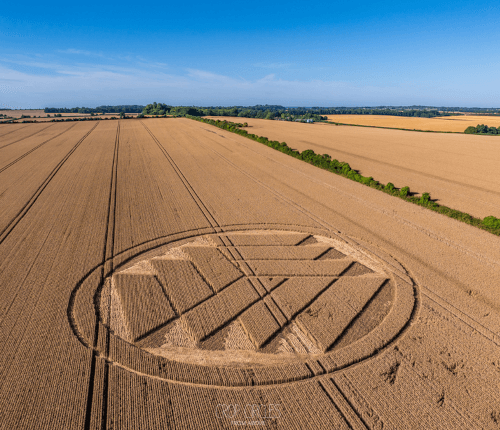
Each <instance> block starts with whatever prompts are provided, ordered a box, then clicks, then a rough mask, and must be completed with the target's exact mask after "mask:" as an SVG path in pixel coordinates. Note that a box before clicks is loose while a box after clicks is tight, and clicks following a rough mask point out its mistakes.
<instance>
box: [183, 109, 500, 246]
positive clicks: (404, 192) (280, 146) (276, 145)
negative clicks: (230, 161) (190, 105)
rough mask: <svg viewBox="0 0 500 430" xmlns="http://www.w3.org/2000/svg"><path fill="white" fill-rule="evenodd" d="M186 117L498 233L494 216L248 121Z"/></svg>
mask: <svg viewBox="0 0 500 430" xmlns="http://www.w3.org/2000/svg"><path fill="white" fill-rule="evenodd" d="M186 118H189V119H193V120H195V121H199V122H203V123H205V124H210V125H214V126H216V127H219V128H221V129H223V130H227V131H230V132H232V133H236V134H239V135H240V136H244V137H247V138H249V139H252V140H255V141H256V142H259V143H262V144H264V145H267V146H269V147H271V148H273V149H275V150H277V151H280V152H283V153H284V154H287V155H290V156H291V157H294V158H297V159H299V160H303V161H305V162H307V163H309V164H312V165H314V166H317V167H320V168H322V169H324V170H328V171H330V172H332V173H335V174H337V175H341V176H344V177H346V178H349V179H351V180H353V181H356V182H359V183H361V184H363V185H366V186H369V187H371V188H375V189H377V190H379V191H382V192H384V193H386V194H390V195H392V196H394V197H399V198H400V199H403V200H405V201H407V202H410V203H413V204H416V205H419V206H422V207H425V208H427V209H430V210H433V211H435V212H438V213H440V214H443V215H446V216H448V217H450V218H453V219H456V220H458V221H462V222H464V223H466V224H469V225H473V226H475V227H478V228H480V229H483V230H486V231H489V232H490V233H493V234H495V235H498V236H500V219H499V218H495V217H494V216H488V217H486V218H484V219H481V218H476V217H473V216H472V215H469V214H467V213H465V212H461V211H458V210H455V209H451V208H449V207H447V206H442V205H440V204H439V203H436V202H435V201H433V200H432V199H431V196H430V194H429V193H427V192H425V193H423V194H422V196H421V197H416V196H414V194H416V193H411V192H410V187H402V188H400V189H398V188H396V187H395V186H394V184H393V183H392V182H388V183H387V184H386V185H384V184H382V183H380V182H378V181H376V180H375V179H373V177H372V176H362V175H360V174H359V172H358V171H356V170H354V169H352V168H351V166H350V165H349V164H348V163H344V162H341V161H338V160H335V159H332V157H331V156H330V155H328V154H323V155H320V154H316V153H315V152H314V151H313V150H312V149H306V150H304V151H302V152H300V151H297V150H296V149H292V148H290V147H289V146H288V145H287V144H286V143H285V142H278V141H277V140H269V139H268V138H267V137H264V136H257V135H256V134H252V133H248V132H247V131H246V130H244V129H243V127H246V126H247V123H244V124H241V123H235V122H230V121H220V120H213V119H207V118H200V117H197V116H191V115H186Z"/></svg>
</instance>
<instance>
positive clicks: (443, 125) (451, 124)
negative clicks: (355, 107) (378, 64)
mask: <svg viewBox="0 0 500 430" xmlns="http://www.w3.org/2000/svg"><path fill="white" fill-rule="evenodd" d="M326 116H327V117H328V121H332V122H340V123H342V124H358V125H369V126H374V127H390V128H404V129H409V130H431V131H453V132H463V131H464V130H465V129H466V128H467V127H469V126H474V127H475V126H476V125H478V124H485V125H487V126H489V127H500V116H487V115H457V116H447V117H435V118H413V117H404V116H391V115H326Z"/></svg>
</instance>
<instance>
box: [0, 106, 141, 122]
mask: <svg viewBox="0 0 500 430" xmlns="http://www.w3.org/2000/svg"><path fill="white" fill-rule="evenodd" d="M0 115H7V116H8V117H11V118H16V119H18V120H21V121H22V119H21V116H23V115H25V116H30V118H26V121H33V120H34V119H36V121H37V122H45V121H51V120H52V119H54V115H55V114H53V113H49V114H48V115H50V117H47V114H46V113H45V112H44V110H43V109H31V110H29V109H19V110H0ZM119 115H120V114H119V113H106V114H104V115H98V117H99V118H111V117H115V118H117V117H118V116H119ZM137 115H138V114H137V113H127V116H132V117H135V116H137ZM61 117H63V118H86V117H89V118H90V117H91V116H90V114H88V113H61ZM59 119H60V118H59Z"/></svg>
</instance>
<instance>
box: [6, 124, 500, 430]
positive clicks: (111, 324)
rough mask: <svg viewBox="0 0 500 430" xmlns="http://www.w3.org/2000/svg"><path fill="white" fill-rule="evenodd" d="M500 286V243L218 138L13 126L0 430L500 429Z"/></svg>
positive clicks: (334, 136)
mask: <svg viewBox="0 0 500 430" xmlns="http://www.w3.org/2000/svg"><path fill="white" fill-rule="evenodd" d="M248 122H249V123H250V124H251V125H253V129H254V130H255V132H256V134H269V136H268V137H269V138H279V140H284V141H287V142H288V143H289V144H291V145H293V144H294V141H292V137H293V136H295V138H296V142H297V145H298V142H300V141H301V140H305V137H304V136H305V134H304V135H303V134H301V133H302V131H301V130H302V129H304V130H306V131H307V133H309V134H310V137H309V138H308V139H307V140H311V142H318V139H319V137H320V136H323V138H324V141H320V142H319V144H321V145H325V146H326V140H327V139H329V142H330V143H331V144H332V145H333V144H335V145H338V144H339V142H342V141H343V140H347V143H346V145H348V146H347V147H345V148H344V149H343V150H345V151H346V152H347V151H350V152H353V153H355V152H356V151H357V150H358V149H356V143H355V142H356V140H358V141H359V140H364V141H367V143H366V145H368V146H369V145H372V146H376V145H375V143H377V142H378V144H379V145H382V148H383V151H382V152H383V154H382V157H386V159H387V160H388V162H390V163H391V166H394V165H396V167H391V168H394V169H396V171H401V169H403V168H404V166H403V167H401V165H400V166H398V165H397V162H395V161H394V160H393V159H391V158H390V157H388V156H387V153H391V152H392V151H393V150H394V148H393V147H392V148H391V147H390V146H389V144H387V146H383V144H384V142H387V141H388V140H390V136H394V134H392V135H391V134H388V131H387V130H375V131H374V130H367V131H366V130H365V129H357V128H352V127H351V128H347V127H336V126H330V125H318V126H316V125H308V124H286V123H283V125H281V124H280V123H276V124H274V123H271V122H270V121H268V122H265V123H263V124H261V123H260V122H256V120H249V121H248ZM268 123H269V125H268ZM259 127H260V128H259ZM266 127H270V128H266ZM287 127H289V128H287ZM301 127H302V128H301ZM250 130H252V127H250V128H249V132H251V131H250ZM352 130H355V131H356V133H362V132H366V133H368V132H369V133H368V134H366V135H362V134H361V135H360V134H354V135H353V134H352V133H353V132H352ZM267 132H269V133H267ZM390 132H391V133H395V132H394V131H390ZM271 133H274V135H271ZM315 133H320V134H315ZM321 133H323V134H321ZM329 133H331V134H329ZM370 133H371V134H370ZM374 133H375V134H374ZM377 133H381V134H377ZM328 136H329V137H328ZM373 136H378V137H377V141H376V142H374V141H373V139H374V137H373ZM395 136H397V138H395V140H396V141H399V142H405V139H409V140H406V144H404V145H403V144H402V148H403V149H404V148H412V147H413V146H415V145H417V138H416V137H413V136H417V137H422V136H423V137H427V136H428V135H427V134H420V133H419V134H417V133H413V134H411V136H412V137H408V138H406V137H404V135H395ZM399 136H401V137H399ZM440 137H441V136H440ZM445 137H447V136H445ZM458 137H460V138H462V136H458ZM466 137H467V138H468V139H472V140H468V141H467V143H468V144H470V145H472V144H477V145H481V144H484V142H487V141H489V139H485V138H481V137H475V138H476V139H477V141H476V140H474V139H473V137H470V136H466ZM453 138H454V139H456V138H457V137H456V136H453ZM464 138H465V137H464ZM349 139H351V140H349ZM370 139H372V140H371V141H370ZM353 142H354V143H353ZM370 142H371V143H370ZM304 144H307V145H309V143H308V142H305V143H304ZM426 145H428V146H429V147H433V148H434V150H435V153H436V154H438V155H439V156H441V154H446V156H447V157H456V156H458V154H459V153H460V151H463V150H464V148H465V146H466V145H465V144H461V143H460V142H459V141H458V143H457V144H456V145H457V146H456V148H458V149H457V150H456V151H455V152H454V151H453V150H452V147H451V146H450V145H451V144H449V145H448V146H446V145H445V144H444V143H443V145H445V146H444V147H443V148H444V149H443V148H440V147H437V146H436V143H435V141H427V143H426ZM333 147H334V146H331V147H330V148H333ZM422 148H425V145H423V146H422ZM422 148H420V149H419V150H418V151H417V152H416V155H414V156H413V159H414V160H416V159H418V154H419V151H422V150H423V149H422ZM403 149H402V150H403ZM406 150H408V149H406ZM325 151H326V149H325ZM340 154H341V155H343V154H345V153H340ZM384 154H385V155H384ZM332 155H336V154H332ZM407 156H408V155H407ZM356 157H358V158H355V159H353V161H352V165H353V167H355V166H356V163H355V161H354V160H357V159H360V158H359V157H360V156H359V155H357V156H356ZM367 157H373V155H368V156H367ZM340 158H345V157H343V156H342V157H340ZM490 158H491V157H490ZM402 159H403V157H402V158H401V160H402ZM452 159H453V160H455V159H454V158H452ZM469 161H470V162H475V161H474V159H473V158H472V161H471V160H469ZM486 161H487V160H482V161H481V163H483V165H484V166H485V170H480V169H477V168H473V169H470V171H471V172H473V173H471V174H470V177H471V178H473V179H474V180H476V181H485V182H488V180H487V179H485V178H484V175H486V174H487V173H488V172H489V171H488V164H487V163H486ZM372 162H374V163H375V164H374V165H375V166H376V165H377V163H378V165H382V163H381V162H380V161H378V162H377V161H372ZM433 162H435V163H437V161H433ZM454 162H455V161H454ZM478 163H479V162H478ZM453 168H454V167H452V166H450V165H444V166H442V170H443V171H446V172H452V173H447V174H450V175H451V174H454V173H453ZM398 169H399V170H398ZM414 169H415V170H416V171H417V172H418V169H419V167H418V165H417V167H415V168H414ZM374 173H376V172H374ZM363 174H365V172H363ZM418 174H421V173H418ZM374 176H375V175H374ZM423 177H426V178H430V177H431V176H430V175H427V176H426V175H423ZM436 180H437V179H436ZM439 180H441V181H442V182H444V183H446V184H448V183H450V181H449V180H448V182H446V181H443V180H442V179H439ZM471 180H472V179H471ZM457 182H458V184H457ZM451 183H453V184H455V185H457V187H463V188H461V189H462V190H466V191H465V193H470V195H471V196H473V195H474V193H473V192H472V188H470V186H469V188H467V186H466V185H464V184H462V183H460V182H459V181H455V182H451ZM483 188H484V190H483V192H485V193H490V191H489V188H487V187H486V186H484V187H483ZM459 189H460V188H459ZM497 189H498V187H497ZM474 190H475V191H474V192H477V191H478V190H476V189H474ZM497 215H498V214H497ZM499 285H500V246H499V238H498V237H497V236H494V235H491V234H489V233H487V232H486V231H483V230H478V229H475V228H473V227H471V226H468V225H466V224H463V223H459V222H457V221H455V220H453V219H450V218H445V217H444V216H441V215H439V214H437V213H434V212H431V211H428V210H426V209H423V208H421V207H419V206H415V205H411V204H409V203H407V202H405V201H403V200H400V199H397V198H394V197H392V196H390V195H387V194H384V193H381V192H378V191H376V190H374V189H372V188H369V187H365V186H362V185H361V184H359V183H356V182H352V181H350V180H348V179H345V178H343V177H341V176H337V175H333V174H331V173H329V172H326V171H324V170H321V169H318V168H316V167H314V166H312V165H309V164H307V163H304V162H302V161H300V160H297V159H294V158H292V157H289V156H287V155H285V154H282V153H279V152H277V151H274V150H272V149H271V148H268V147H267V146H264V145H261V144H259V143H257V142H255V141H251V140H249V139H246V138H244V137H241V136H238V135H235V134H232V133H230V132H227V131H224V130H221V129H218V128H215V127H212V126H210V125H207V124H203V123H198V122H195V121H192V120H189V119H186V118H182V119H171V118H168V119H144V120H120V121H118V120H117V121H96V122H68V123H51V124H9V125H0V289H1V294H0V351H1V354H0V386H1V388H0V428H1V429H167V428H175V429H214V428H217V429H218V428H221V429H230V428H234V427H235V426H236V427H240V426H245V427H246V426H252V427H259V428H260V427H263V428H275V429H284V430H288V429H306V428H310V429H398V430H399V429H492V430H493V429H498V427H499V425H500V390H499V387H500V349H499V348H500V331H499V327H500V289H499V288H498V286H499Z"/></svg>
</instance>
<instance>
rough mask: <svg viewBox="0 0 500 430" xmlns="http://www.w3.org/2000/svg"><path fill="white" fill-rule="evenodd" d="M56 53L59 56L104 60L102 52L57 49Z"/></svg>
mask: <svg viewBox="0 0 500 430" xmlns="http://www.w3.org/2000/svg"><path fill="white" fill-rule="evenodd" d="M56 52H58V53H59V54H73V55H85V56H87V57H101V58H104V54H103V53H102V52H93V51H86V50H83V49H74V48H68V49H58V50H57V51H56Z"/></svg>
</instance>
